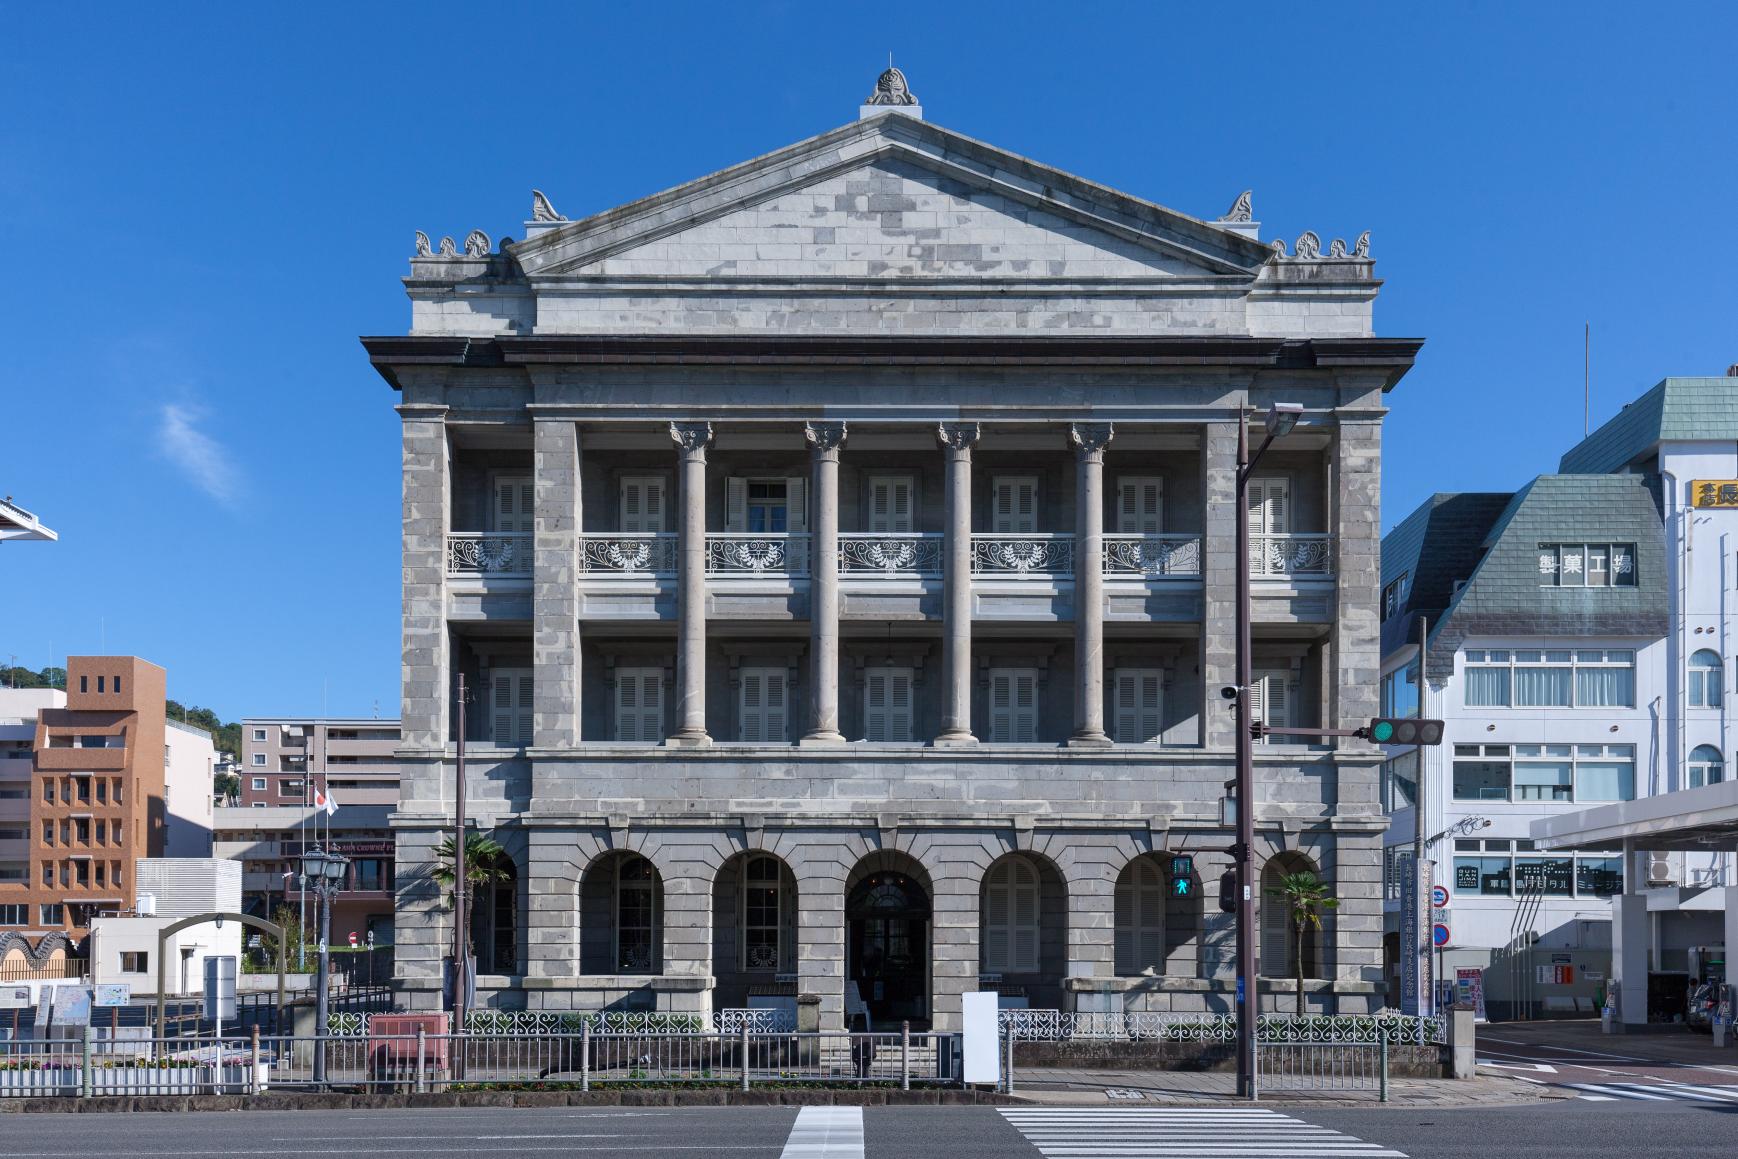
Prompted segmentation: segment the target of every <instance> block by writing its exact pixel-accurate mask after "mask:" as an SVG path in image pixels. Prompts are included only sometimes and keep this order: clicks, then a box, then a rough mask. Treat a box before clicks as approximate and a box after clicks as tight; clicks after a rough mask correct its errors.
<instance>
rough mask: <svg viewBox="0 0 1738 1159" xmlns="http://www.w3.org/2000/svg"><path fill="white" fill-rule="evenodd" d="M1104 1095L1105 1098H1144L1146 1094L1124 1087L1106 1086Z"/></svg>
mask: <svg viewBox="0 0 1738 1159" xmlns="http://www.w3.org/2000/svg"><path fill="white" fill-rule="evenodd" d="M1104 1097H1105V1098H1107V1099H1144V1098H1146V1097H1147V1096H1145V1095H1143V1094H1141V1092H1139V1091H1131V1090H1129V1089H1128V1088H1126V1087H1106V1088H1104Z"/></svg>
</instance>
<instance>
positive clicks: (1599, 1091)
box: [1564, 1083, 1671, 1103]
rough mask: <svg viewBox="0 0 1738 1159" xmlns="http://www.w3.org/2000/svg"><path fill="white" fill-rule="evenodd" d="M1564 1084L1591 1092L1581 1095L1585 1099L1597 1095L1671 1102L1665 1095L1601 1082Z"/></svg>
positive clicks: (1603, 1098) (1610, 1098)
mask: <svg viewBox="0 0 1738 1159" xmlns="http://www.w3.org/2000/svg"><path fill="white" fill-rule="evenodd" d="M1564 1085H1565V1086H1567V1087H1569V1088H1570V1089H1572V1090H1577V1091H1588V1092H1591V1093H1590V1094H1584V1095H1582V1096H1581V1097H1582V1098H1584V1099H1586V1098H1594V1097H1597V1098H1599V1099H1602V1100H1604V1101H1606V1102H1610V1101H1611V1100H1613V1099H1649V1100H1652V1101H1653V1102H1656V1103H1669V1102H1671V1100H1670V1099H1668V1098H1667V1097H1666V1096H1665V1095H1649V1094H1643V1093H1642V1092H1640V1091H1630V1090H1625V1089H1623V1088H1622V1087H1617V1086H1602V1085H1600V1084H1599V1083H1565V1084H1564Z"/></svg>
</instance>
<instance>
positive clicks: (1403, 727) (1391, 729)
mask: <svg viewBox="0 0 1738 1159" xmlns="http://www.w3.org/2000/svg"><path fill="white" fill-rule="evenodd" d="M1360 731H1361V732H1362V733H1363V734H1364V735H1365V736H1366V737H1368V738H1369V739H1371V740H1373V741H1375V742H1376V743H1377V744H1420V745H1423V744H1441V743H1442V722H1441V721H1440V720H1421V719H1420V718H1418V717H1415V716H1397V717H1386V716H1379V717H1377V718H1376V719H1375V720H1372V721H1371V722H1370V724H1369V726H1368V727H1367V728H1364V729H1361V730H1360Z"/></svg>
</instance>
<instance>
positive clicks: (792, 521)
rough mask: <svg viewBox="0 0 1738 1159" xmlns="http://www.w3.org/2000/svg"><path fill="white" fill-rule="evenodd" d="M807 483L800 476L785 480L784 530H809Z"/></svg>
mask: <svg viewBox="0 0 1738 1159" xmlns="http://www.w3.org/2000/svg"><path fill="white" fill-rule="evenodd" d="M808 494H809V481H808V480H807V479H804V478H802V477H801V476H800V475H795V476H792V477H791V478H789V479H786V480H785V530H787V531H807V530H808V529H809V503H808Z"/></svg>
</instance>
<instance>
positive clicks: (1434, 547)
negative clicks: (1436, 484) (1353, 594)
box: [1382, 491, 1511, 654]
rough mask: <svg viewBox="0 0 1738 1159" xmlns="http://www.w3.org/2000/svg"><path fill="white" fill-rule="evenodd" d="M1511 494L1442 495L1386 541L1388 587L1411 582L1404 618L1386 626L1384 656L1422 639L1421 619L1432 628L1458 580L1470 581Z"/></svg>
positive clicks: (1385, 582)
mask: <svg viewBox="0 0 1738 1159" xmlns="http://www.w3.org/2000/svg"><path fill="white" fill-rule="evenodd" d="M1510 498H1511V496H1510V493H1509V492H1507V491H1469V492H1462V493H1450V492H1438V493H1437V494H1435V495H1432V496H1431V497H1430V498H1429V499H1426V500H1425V501H1424V502H1423V503H1422V504H1420V505H1419V508H1418V510H1416V511H1414V512H1413V513H1412V514H1410V515H1408V516H1407V517H1406V518H1405V519H1403V520H1401V521H1400V523H1399V524H1398V525H1397V526H1396V527H1395V528H1394V529H1393V530H1392V531H1390V532H1389V533H1388V534H1387V535H1385V536H1383V537H1382V586H1383V588H1384V589H1386V588H1387V586H1388V585H1389V584H1391V583H1393V582H1394V581H1395V580H1397V579H1399V578H1400V577H1401V576H1406V577H1407V587H1406V600H1405V602H1404V604H1403V605H1402V606H1401V612H1400V614H1399V615H1394V616H1389V617H1388V618H1387V619H1386V620H1384V621H1383V623H1382V651H1383V653H1384V654H1386V653H1388V652H1392V651H1393V650H1394V649H1396V648H1398V647H1400V646H1401V645H1402V644H1405V643H1406V642H1408V641H1411V640H1416V639H1417V636H1418V627H1417V619H1418V617H1419V616H1428V617H1430V620H1431V622H1432V623H1435V621H1436V620H1437V618H1438V617H1440V616H1441V615H1442V612H1443V609H1445V608H1447V607H1448V602H1449V600H1450V599H1451V598H1452V597H1453V594H1454V583H1455V581H1456V580H1464V579H1467V578H1468V577H1470V576H1471V575H1472V573H1473V569H1474V568H1475V567H1477V566H1478V560H1479V552H1480V550H1481V548H1482V545H1483V544H1484V541H1485V536H1486V534H1487V533H1488V532H1489V531H1490V529H1491V524H1492V522H1493V521H1494V520H1496V518H1497V517H1498V516H1499V515H1501V514H1502V512H1503V510H1504V508H1505V507H1507V506H1508V503H1509V500H1510Z"/></svg>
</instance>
